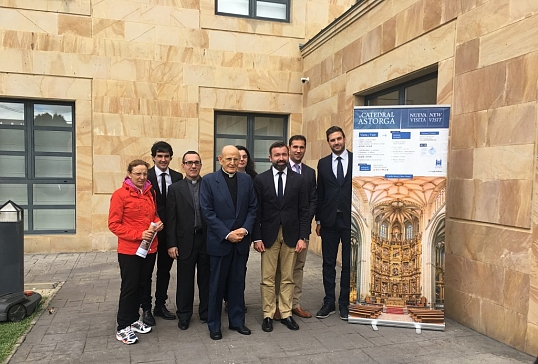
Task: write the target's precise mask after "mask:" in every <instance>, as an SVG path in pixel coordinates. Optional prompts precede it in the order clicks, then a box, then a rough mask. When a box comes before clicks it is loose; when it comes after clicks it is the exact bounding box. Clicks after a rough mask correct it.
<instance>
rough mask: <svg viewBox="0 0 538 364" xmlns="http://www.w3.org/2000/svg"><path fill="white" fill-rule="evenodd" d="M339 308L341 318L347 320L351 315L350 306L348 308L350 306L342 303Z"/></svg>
mask: <svg viewBox="0 0 538 364" xmlns="http://www.w3.org/2000/svg"><path fill="white" fill-rule="evenodd" d="M338 310H339V311H340V319H341V320H344V321H347V317H348V316H349V308H348V306H347V305H340V307H339V308H338Z"/></svg>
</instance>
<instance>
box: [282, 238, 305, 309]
mask: <svg viewBox="0 0 538 364" xmlns="http://www.w3.org/2000/svg"><path fill="white" fill-rule="evenodd" d="M307 256H308V248H307V249H305V250H303V251H302V252H300V253H297V252H295V264H294V266H293V283H294V285H295V286H294V288H293V303H292V306H291V307H292V308H297V307H300V306H301V294H302V293H303V274H304V265H305V263H306V257H307ZM280 279H281V277H280V260H279V261H278V266H277V269H276V278H275V293H276V299H277V301H278V294H279V293H280Z"/></svg>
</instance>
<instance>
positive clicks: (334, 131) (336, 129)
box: [325, 125, 346, 141]
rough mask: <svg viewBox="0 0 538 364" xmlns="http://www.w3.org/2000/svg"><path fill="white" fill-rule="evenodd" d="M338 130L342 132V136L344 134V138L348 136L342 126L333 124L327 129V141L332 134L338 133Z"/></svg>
mask: <svg viewBox="0 0 538 364" xmlns="http://www.w3.org/2000/svg"><path fill="white" fill-rule="evenodd" d="M337 131H339V132H340V133H342V136H343V137H344V138H345V137H346V134H345V133H344V131H343V130H342V128H341V127H339V126H336V125H333V126H331V127H330V128H329V129H327V131H326V132H325V134H327V141H329V135H331V134H332V133H336V132H337Z"/></svg>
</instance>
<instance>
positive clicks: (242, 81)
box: [0, 0, 354, 253]
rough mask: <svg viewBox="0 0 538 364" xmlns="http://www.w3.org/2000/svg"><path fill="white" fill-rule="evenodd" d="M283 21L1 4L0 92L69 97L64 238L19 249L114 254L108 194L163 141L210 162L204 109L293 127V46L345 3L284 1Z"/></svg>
mask: <svg viewBox="0 0 538 364" xmlns="http://www.w3.org/2000/svg"><path fill="white" fill-rule="evenodd" d="M291 3H292V8H291V21H290V22H289V23H284V22H275V21H262V20H253V19H245V18H238V17H234V16H216V15H215V0H144V1H141V0H99V1H95V0H94V1H91V0H69V1H58V0H0V19H2V22H0V96H2V97H8V98H9V97H14V98H37V99H47V100H74V101H75V112H76V126H75V127H76V130H75V132H76V184H77V195H76V196H77V208H76V229H77V233H76V234H74V235H71V234H70V235H38V236H36V235H27V236H26V237H25V251H26V252H28V253H32V252H51V251H54V252H58V251H60V252H69V251H90V250H113V249H115V248H116V244H117V243H116V238H115V237H114V236H113V235H112V234H111V233H110V232H109V231H108V227H107V216H108V207H109V200H110V194H111V193H112V192H113V191H114V190H115V189H116V188H118V187H119V186H120V185H121V182H122V180H123V177H124V176H125V174H126V168H127V164H128V162H129V161H131V160H133V159H135V158H142V159H145V160H147V161H148V162H151V157H150V147H151V145H152V144H153V143H154V142H155V141H157V140H161V139H163V140H166V141H168V142H169V143H170V144H171V145H172V146H173V148H174V151H175V158H174V159H173V160H172V163H171V167H172V168H174V169H180V163H179V161H180V160H181V158H180V157H181V155H182V154H183V152H185V151H186V150H189V149H194V150H198V151H199V152H200V154H201V156H202V159H203V161H204V162H205V163H204V168H203V170H202V174H204V173H208V172H211V171H212V168H213V163H212V159H213V155H214V151H213V130H214V111H215V110H228V111H245V112H267V113H278V114H286V115H290V126H289V133H299V132H301V123H302V84H301V82H300V78H301V77H302V75H303V74H302V58H301V55H300V52H299V44H301V43H305V42H306V40H307V39H308V38H309V37H312V36H313V35H315V34H316V33H317V32H318V31H319V30H321V29H322V28H323V27H325V26H326V25H327V24H329V23H330V22H331V21H332V20H333V19H334V18H335V17H336V16H338V15H340V14H342V13H343V12H344V11H345V10H346V9H348V8H349V7H350V6H351V5H352V4H353V3H354V0H337V1H334V0H321V1H320V0H305V1H292V2H291Z"/></svg>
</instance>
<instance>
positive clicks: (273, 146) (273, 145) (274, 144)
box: [269, 141, 290, 155]
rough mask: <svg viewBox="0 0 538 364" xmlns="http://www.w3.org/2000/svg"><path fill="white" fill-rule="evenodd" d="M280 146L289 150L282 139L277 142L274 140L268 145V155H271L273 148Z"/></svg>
mask: <svg viewBox="0 0 538 364" xmlns="http://www.w3.org/2000/svg"><path fill="white" fill-rule="evenodd" d="M282 147H286V149H287V150H288V152H289V150H290V149H289V148H288V146H287V145H286V143H284V142H282V141H278V142H274V143H273V144H271V146H270V147H269V155H272V154H273V153H272V152H273V148H282Z"/></svg>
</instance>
